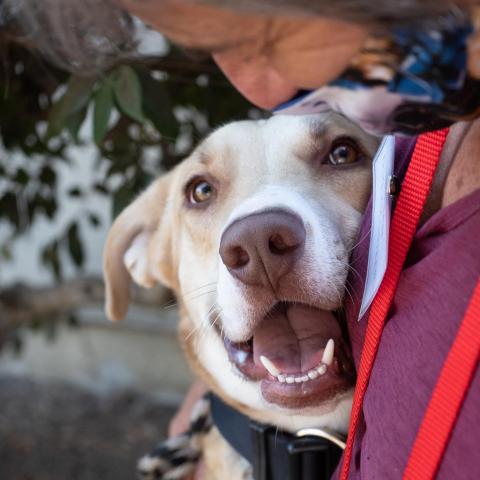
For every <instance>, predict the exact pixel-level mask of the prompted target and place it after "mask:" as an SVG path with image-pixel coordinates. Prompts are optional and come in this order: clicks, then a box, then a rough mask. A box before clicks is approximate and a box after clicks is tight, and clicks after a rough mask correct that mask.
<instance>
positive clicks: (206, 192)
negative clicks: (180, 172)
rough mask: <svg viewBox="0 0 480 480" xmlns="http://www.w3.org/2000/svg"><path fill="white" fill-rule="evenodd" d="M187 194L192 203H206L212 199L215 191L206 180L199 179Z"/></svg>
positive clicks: (191, 185)
mask: <svg viewBox="0 0 480 480" xmlns="http://www.w3.org/2000/svg"><path fill="white" fill-rule="evenodd" d="M187 194H188V201H189V202H190V203H193V204H197V203H205V202H208V201H209V200H210V199H211V198H212V196H213V194H214V189H213V187H212V185H211V184H210V183H208V182H207V181H206V180H204V179H198V180H196V181H194V182H192V183H191V184H190V186H189V188H188V191H187Z"/></svg>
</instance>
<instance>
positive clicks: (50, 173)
mask: <svg viewBox="0 0 480 480" xmlns="http://www.w3.org/2000/svg"><path fill="white" fill-rule="evenodd" d="M38 179H39V180H40V181H41V182H42V183H44V184H45V185H48V186H49V187H52V188H55V185H56V184H57V174H56V173H55V170H53V168H52V167H51V166H50V165H44V166H43V167H42V169H41V170H40V175H39V176H38Z"/></svg>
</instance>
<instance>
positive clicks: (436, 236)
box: [334, 140, 480, 480]
mask: <svg viewBox="0 0 480 480" xmlns="http://www.w3.org/2000/svg"><path fill="white" fill-rule="evenodd" d="M413 146H414V140H398V141H397V157H396V164H397V165H399V166H400V168H402V165H404V164H406V161H408V159H409V158H410V155H411V152H412V150H413ZM370 223H371V209H370V207H369V208H368V209H367V213H366V214H365V218H364V221H363V224H362V227H361V231H360V233H359V238H364V237H365V236H366V235H368V230H369V228H370ZM368 243H369V242H368V239H367V240H366V241H364V242H362V243H360V245H359V246H358V247H357V248H356V250H355V252H354V254H353V257H352V266H353V268H354V269H355V270H357V271H358V273H359V275H356V274H354V275H351V277H350V279H349V281H350V282H351V284H352V290H353V292H356V294H355V295H353V298H354V301H353V302H352V301H351V300H349V304H348V305H347V306H346V312H347V322H348V328H349V332H350V337H351V342H352V348H353V354H354V358H355V363H356V365H357V367H358V363H359V360H360V354H361V350H362V345H363V340H364V336H365V328H366V324H367V318H368V313H367V314H366V315H365V316H364V317H363V318H362V320H361V321H360V322H357V318H358V312H359V308H360V300H361V294H362V292H363V287H364V285H363V279H364V278H365V273H366V268H367V258H368ZM479 276H480V189H479V190H476V191H475V192H473V193H471V194H470V195H468V196H467V197H465V198H462V199H460V200H459V201H457V202H456V203H454V204H452V205H449V206H448V207H446V208H443V209H442V210H440V211H438V212H437V213H436V214H434V215H433V216H432V217H431V218H430V219H429V220H428V221H427V222H426V223H425V224H423V225H422V226H421V227H420V229H419V230H418V232H417V233H416V235H415V238H414V240H413V244H412V246H411V249H410V253H409V255H408V257H407V261H406V264H405V267H404V270H403V272H402V274H401V276H400V282H399V284H398V288H397V291H396V293H395V297H394V300H393V304H392V307H391V309H390V312H389V314H388V317H387V322H386V324H385V328H384V331H383V335H382V339H381V342H380V347H379V349H378V354H377V357H376V360H375V364H374V366H373V370H372V373H371V378H370V383H369V386H368V389H367V393H366V395H365V400H364V403H363V416H362V417H361V421H360V424H359V428H358V431H357V436H356V441H355V446H354V449H353V455H352V463H351V465H350V479H362V480H387V479H388V480H389V479H397V478H398V479H400V478H401V477H402V473H403V471H404V469H405V466H406V463H407V460H408V457H409V455H410V451H411V449H412V445H413V442H414V440H415V437H416V434H417V430H418V427H419V425H420V422H421V420H422V418H423V415H424V413H425V409H426V407H427V405H428V402H429V400H430V396H431V393H432V390H433V388H434V386H435V384H436V381H437V379H438V376H439V374H440V371H441V368H442V366H443V362H444V360H445V358H446V356H447V353H448V351H449V349H450V347H451V345H452V343H453V340H454V338H455V335H456V333H457V330H458V327H459V325H460V322H461V320H462V318H463V315H464V313H465V310H466V308H467V305H468V301H469V299H470V296H471V294H472V292H473V289H474V287H475V285H476V282H477V281H478V279H479ZM338 473H339V469H337V473H336V474H335V475H334V478H337V476H338ZM437 478H438V479H444V480H452V479H462V480H469V479H472V480H479V479H480V372H479V369H478V368H477V371H476V372H475V374H474V377H473V380H472V383H471V385H470V390H469V392H468V394H467V396H466V398H465V401H464V403H463V406H462V409H461V411H460V415H459V416H458V419H457V423H456V425H455V427H454V430H453V433H452V436H451V439H450V441H449V443H448V446H447V449H446V452H445V456H444V458H443V461H442V464H441V466H440V469H439V472H438V477H437Z"/></svg>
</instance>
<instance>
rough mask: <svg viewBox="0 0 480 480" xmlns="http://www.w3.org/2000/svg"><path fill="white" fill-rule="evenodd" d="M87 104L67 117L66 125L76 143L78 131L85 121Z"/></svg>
mask: <svg viewBox="0 0 480 480" xmlns="http://www.w3.org/2000/svg"><path fill="white" fill-rule="evenodd" d="M87 111H88V105H85V106H84V107H83V108H82V109H81V110H79V111H78V112H77V113H74V114H73V115H70V117H68V118H67V121H66V127H67V128H68V131H69V132H70V135H71V136H72V139H73V141H74V142H75V143H78V132H79V131H80V128H81V126H82V125H83V122H84V121H85V117H86V116H87Z"/></svg>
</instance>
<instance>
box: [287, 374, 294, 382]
mask: <svg viewBox="0 0 480 480" xmlns="http://www.w3.org/2000/svg"><path fill="white" fill-rule="evenodd" d="M285 381H286V382H287V383H293V382H295V377H294V376H293V375H289V376H288V377H285Z"/></svg>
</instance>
